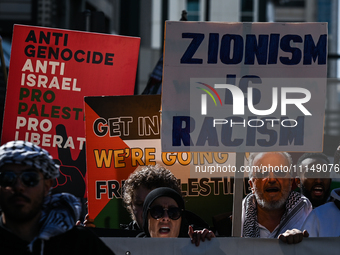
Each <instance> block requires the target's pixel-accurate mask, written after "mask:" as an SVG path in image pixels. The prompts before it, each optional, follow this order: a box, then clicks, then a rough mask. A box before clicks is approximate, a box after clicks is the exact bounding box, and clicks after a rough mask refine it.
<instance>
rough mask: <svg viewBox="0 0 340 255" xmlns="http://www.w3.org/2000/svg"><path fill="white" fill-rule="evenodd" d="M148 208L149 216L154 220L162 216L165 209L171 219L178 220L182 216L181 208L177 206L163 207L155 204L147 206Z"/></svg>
mask: <svg viewBox="0 0 340 255" xmlns="http://www.w3.org/2000/svg"><path fill="white" fill-rule="evenodd" d="M149 210H150V215H151V217H152V218H154V219H156V220H158V219H160V218H163V217H164V213H165V211H167V213H168V216H169V218H170V219H172V220H178V219H179V218H180V217H181V216H182V209H180V208H179V207H170V208H163V206H161V205H156V206H153V207H152V208H149Z"/></svg>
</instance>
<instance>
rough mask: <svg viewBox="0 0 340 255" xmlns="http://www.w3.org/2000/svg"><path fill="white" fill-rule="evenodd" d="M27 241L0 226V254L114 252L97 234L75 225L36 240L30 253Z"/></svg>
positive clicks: (51, 254) (108, 253)
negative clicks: (45, 239)
mask: <svg viewBox="0 0 340 255" xmlns="http://www.w3.org/2000/svg"><path fill="white" fill-rule="evenodd" d="M28 244H29V243H28V242H27V241H24V240H22V239H20V238H19V237H18V236H17V235H15V234H13V233H12V232H10V231H8V230H7V229H5V228H4V227H3V226H0V254H1V255H7V254H8V255H19V254H20V255H21V254H37V255H38V254H41V250H43V254H48V255H54V254H55V255H57V254H58V255H60V254H61V255H69V254H70V255H71V254H72V255H75V254H81V255H86V254H89V255H90V254H91V255H92V254H104V255H106V254H107V255H112V254H114V253H113V252H112V251H111V249H110V248H108V247H107V246H106V245H105V244H104V243H103V242H102V240H100V238H99V237H98V236H96V235H95V234H94V233H93V232H92V231H91V230H90V229H88V228H85V227H80V226H75V227H74V228H72V229H71V230H69V231H67V232H65V233H63V234H60V235H57V236H54V237H52V238H50V239H49V240H47V241H42V240H40V239H39V240H36V241H35V242H34V243H33V251H32V253H31V252H30V251H29V248H28Z"/></svg>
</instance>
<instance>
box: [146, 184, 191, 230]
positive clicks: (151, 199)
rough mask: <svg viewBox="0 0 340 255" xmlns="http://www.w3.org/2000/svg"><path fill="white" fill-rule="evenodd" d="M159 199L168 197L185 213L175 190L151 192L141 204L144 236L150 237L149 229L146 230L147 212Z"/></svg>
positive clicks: (164, 189)
mask: <svg viewBox="0 0 340 255" xmlns="http://www.w3.org/2000/svg"><path fill="white" fill-rule="evenodd" d="M159 197H170V198H172V199H173V200H175V201H176V203H177V205H178V207H179V208H180V209H182V210H183V212H184V211H185V206H184V200H183V198H182V196H181V195H180V194H179V193H178V192H177V191H175V190H173V189H171V188H168V187H162V188H157V189H154V190H152V191H151V192H150V193H149V194H148V195H147V196H146V198H145V201H144V204H143V230H144V232H145V234H146V236H150V233H149V228H148V211H149V208H150V206H151V204H152V203H153V202H154V201H155V200H156V199H157V198H159Z"/></svg>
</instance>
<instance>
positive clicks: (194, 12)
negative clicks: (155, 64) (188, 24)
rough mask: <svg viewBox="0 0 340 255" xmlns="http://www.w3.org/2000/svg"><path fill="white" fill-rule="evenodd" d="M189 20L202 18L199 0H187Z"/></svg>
mask: <svg viewBox="0 0 340 255" xmlns="http://www.w3.org/2000/svg"><path fill="white" fill-rule="evenodd" d="M187 11H188V21H199V20H200V4H199V0H187Z"/></svg>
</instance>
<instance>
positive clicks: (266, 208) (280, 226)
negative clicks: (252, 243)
mask: <svg viewBox="0 0 340 255" xmlns="http://www.w3.org/2000/svg"><path fill="white" fill-rule="evenodd" d="M248 163H249V168H251V169H252V170H253V171H252V172H250V173H249V184H250V187H251V190H252V192H251V193H250V194H248V195H247V196H246V197H245V198H244V200H243V208H242V236H244V237H263V238H277V237H279V236H280V234H281V233H284V232H285V231H286V230H290V229H294V228H297V229H300V228H301V226H302V224H303V222H304V220H305V219H306V217H307V216H308V214H309V213H310V212H311V210H312V205H311V203H310V201H309V200H308V199H307V198H306V197H304V196H302V195H300V194H299V193H297V192H294V191H291V187H292V181H293V179H292V177H291V174H290V172H289V169H290V166H291V164H292V159H291V156H290V155H289V154H288V153H286V152H263V153H251V154H250V156H249V160H248ZM281 237H282V236H280V239H281ZM283 239H284V238H283V237H282V239H281V240H283ZM283 241H285V240H283Z"/></svg>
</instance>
